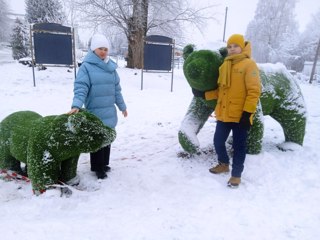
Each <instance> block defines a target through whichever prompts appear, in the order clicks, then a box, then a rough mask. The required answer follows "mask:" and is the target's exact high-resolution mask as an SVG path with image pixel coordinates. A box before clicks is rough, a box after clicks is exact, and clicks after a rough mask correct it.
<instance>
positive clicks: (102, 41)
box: [90, 33, 109, 51]
mask: <svg viewBox="0 0 320 240" xmlns="http://www.w3.org/2000/svg"><path fill="white" fill-rule="evenodd" d="M101 47H105V48H109V41H108V40H107V38H106V37H105V36H104V35H102V34H99V33H97V34H95V35H93V36H92V38H91V44H90V49H91V50H92V51H94V50H96V49H97V48H101Z"/></svg>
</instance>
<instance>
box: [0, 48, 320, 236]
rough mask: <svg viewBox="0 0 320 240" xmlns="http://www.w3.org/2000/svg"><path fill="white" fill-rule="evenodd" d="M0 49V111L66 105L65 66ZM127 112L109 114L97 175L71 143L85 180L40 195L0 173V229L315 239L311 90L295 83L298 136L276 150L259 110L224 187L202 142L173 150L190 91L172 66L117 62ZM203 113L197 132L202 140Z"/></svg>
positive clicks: (318, 166)
mask: <svg viewBox="0 0 320 240" xmlns="http://www.w3.org/2000/svg"><path fill="white" fill-rule="evenodd" d="M8 56H10V54H9V53H8V50H7V49H6V50H4V49H0V73H1V79H0V100H1V105H0V121H1V120H2V119H3V118H5V117H6V116H7V115H8V114H10V113H12V112H15V111H19V110H33V111H36V112H38V113H40V114H42V115H55V114H62V113H65V112H67V111H68V110H69V109H70V104H71V100H72V97H73V92H72V89H73V80H74V73H73V72H68V71H67V70H68V69H66V68H48V69H47V70H45V71H36V72H35V75H36V87H33V80H32V68H29V67H27V66H23V65H21V64H18V63H16V62H14V61H12V60H8ZM119 65H120V68H119V69H118V72H119V75H120V77H121V85H122V88H123V95H124V98H125V100H126V103H127V106H128V112H129V116H128V117H127V118H123V117H122V115H121V114H120V113H119V124H118V126H117V128H116V130H117V134H118V135H117V139H116V141H115V142H114V143H113V144H112V149H111V164H110V165H111V167H112V171H111V172H110V173H109V174H108V178H107V179H106V180H100V181H98V180H97V179H96V177H95V175H94V173H92V172H91V171H90V167H89V155H88V154H82V155H81V157H80V162H79V165H78V174H79V177H80V179H81V183H80V184H82V185H83V186H87V187H88V190H87V191H77V190H74V191H73V194H72V196H71V197H69V198H66V197H60V192H59V191H58V190H49V191H47V192H46V193H44V194H42V195H41V196H38V197H37V196H35V195H33V194H32V191H31V186H30V184H26V183H23V182H20V183H17V182H4V181H3V180H0V233H1V236H2V237H0V239H24V240H43V239H46V240H64V239H65V240H70V239H76V240H89V239H92V240H97V239H112V240H173V239H174V240H229V239H230V240H231V239H232V240H234V239H239V240H257V239H258V240H264V239H265V240H270V239H277V240H283V239H299V240H301V239H303V240H316V239H318V238H319V233H320V231H319V226H320V207H319V202H320V181H319V177H320V153H319V150H318V148H319V146H320V137H319V135H320V111H319V110H320V108H319V103H320V92H319V89H320V87H319V85H310V84H307V83H303V82H300V83H299V84H300V87H301V89H302V91H303V94H304V96H305V100H306V103H307V108H308V122H307V130H306V136H305V142H304V146H303V147H301V148H297V149H296V150H295V151H289V152H283V151H280V150H279V149H278V148H277V145H278V144H281V143H282V142H283V141H284V136H283V133H282V130H281V128H280V126H279V124H278V123H276V122H275V121H274V120H272V119H271V118H269V117H265V134H264V139H263V141H264V142H263V151H262V153H260V154H259V155H248V156H247V159H246V162H245V170H244V173H243V177H242V184H241V186H240V187H239V188H238V189H230V188H228V187H226V183H227V180H228V179H229V175H228V174H226V175H213V174H211V173H209V171H208V169H209V168H210V167H211V166H212V165H213V164H215V162H216V155H215V154H214V151H207V154H202V155H199V156H194V157H192V158H181V157H178V154H179V152H181V151H182V148H181V147H180V145H179V142H178V137H177V136H178V130H179V127H180V123H181V121H182V119H183V117H184V114H185V113H186V111H187V108H188V105H189V103H190V102H191V98H192V93H191V90H190V87H189V85H188V84H187V82H186V80H185V78H184V76H183V72H182V69H181V68H180V69H175V71H174V82H173V92H171V91H170V84H171V75H170V74H168V73H163V74H162V73H152V74H151V73H144V82H143V90H141V89H140V88H141V71H140V70H132V69H127V68H124V67H123V64H122V62H119ZM214 129H215V120H214V119H213V118H210V119H209V120H208V122H207V123H206V125H205V126H204V128H203V129H202V131H201V132H200V133H199V140H200V142H201V146H202V147H203V148H204V149H207V150H210V149H212V138H213V133H214Z"/></svg>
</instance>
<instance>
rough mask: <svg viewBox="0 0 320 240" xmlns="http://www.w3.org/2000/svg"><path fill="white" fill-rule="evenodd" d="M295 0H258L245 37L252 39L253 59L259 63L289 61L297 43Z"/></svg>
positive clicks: (286, 62) (285, 62)
mask: <svg viewBox="0 0 320 240" xmlns="http://www.w3.org/2000/svg"><path fill="white" fill-rule="evenodd" d="M296 2H297V0H283V1H278V0H269V1H265V0H259V2H258V5H257V9H256V12H255V16H254V19H253V20H252V21H251V22H250V23H249V25H248V28H247V32H246V38H247V39H249V40H250V41H251V43H252V53H253V57H254V59H255V60H256V61H257V62H259V63H265V62H272V63H274V62H279V61H280V62H283V63H284V64H288V63H289V62H291V59H292V58H294V57H295V56H293V54H295V53H294V50H295V48H296V46H297V45H298V36H299V32H298V24H297V22H296V20H295V16H294V11H293V10H294V9H295V6H296Z"/></svg>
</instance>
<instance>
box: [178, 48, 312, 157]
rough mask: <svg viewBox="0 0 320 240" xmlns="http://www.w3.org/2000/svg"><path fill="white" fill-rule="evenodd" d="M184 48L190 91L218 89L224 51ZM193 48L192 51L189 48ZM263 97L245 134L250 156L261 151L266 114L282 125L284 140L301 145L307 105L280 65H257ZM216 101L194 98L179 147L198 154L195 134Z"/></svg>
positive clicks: (179, 135) (185, 73) (181, 132)
mask: <svg viewBox="0 0 320 240" xmlns="http://www.w3.org/2000/svg"><path fill="white" fill-rule="evenodd" d="M190 48H192V45H188V46H186V48H185V49H187V50H188V51H185V52H184V53H185V54H184V58H185V62H184V65H183V71H184V75H185V77H186V79H187V81H188V83H189V85H190V87H191V88H193V89H196V90H200V91H210V90H214V89H217V87H218V86H217V80H218V77H219V67H220V65H221V64H222V63H223V59H224V57H225V56H226V53H227V51H226V49H225V48H222V49H220V50H219V51H216V52H215V51H210V50H199V51H191V50H190ZM192 49H193V48H192ZM258 66H259V69H260V78H261V83H262V94H261V97H260V103H259V105H258V108H257V111H256V113H255V116H254V124H253V126H252V127H251V129H250V131H249V135H248V140H247V141H248V144H247V145H248V149H247V153H249V154H258V153H260V152H261V148H262V137H263V115H269V116H271V117H272V118H273V119H275V120H276V121H277V122H279V124H280V125H281V127H282V129H283V132H284V136H285V141H286V142H293V143H296V144H299V145H302V144H303V138H304V135H305V128H306V106H305V102H304V99H303V96H302V93H301V90H300V88H299V86H298V84H297V83H296V81H295V80H294V78H293V77H292V75H291V74H290V73H289V72H288V71H287V70H286V68H285V67H284V66H283V65H282V64H259V65H258ZM215 106H216V100H211V101H207V100H204V99H203V98H201V97H193V99H192V101H191V104H190V106H189V109H188V111H187V113H186V115H185V117H184V119H183V121H182V123H181V127H180V130H179V133H178V137H179V142H180V144H181V146H182V148H183V149H184V150H185V151H187V152H188V153H191V154H194V153H198V152H199V147H200V144H199V141H198V138H197V134H198V133H199V131H200V130H201V128H202V127H203V125H204V124H205V122H206V121H207V119H208V117H209V116H210V114H212V112H213V110H214V108H215Z"/></svg>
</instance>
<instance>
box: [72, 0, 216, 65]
mask: <svg viewBox="0 0 320 240" xmlns="http://www.w3.org/2000/svg"><path fill="white" fill-rule="evenodd" d="M75 1H76V2H77V6H78V9H79V10H80V12H81V13H82V14H83V18H85V19H86V22H87V23H89V24H92V26H94V27H95V28H98V27H99V26H101V25H104V26H109V27H113V28H117V29H120V30H121V31H122V32H123V34H124V35H125V36H126V39H127V41H128V64H127V66H128V67H129V68H142V56H143V39H144V37H145V36H146V35H147V33H152V34H155V33H162V34H166V35H167V36H169V37H172V38H174V37H175V36H177V35H181V33H182V32H181V30H182V25H183V23H186V22H189V23H192V24H194V25H195V26H196V27H198V28H200V27H201V26H203V24H204V22H205V20H207V19H212V18H213V16H212V15H211V16H207V15H208V14H207V11H208V10H209V9H210V8H212V6H208V7H205V8H199V9H194V8H191V7H190V6H188V1H187V0H75Z"/></svg>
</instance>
